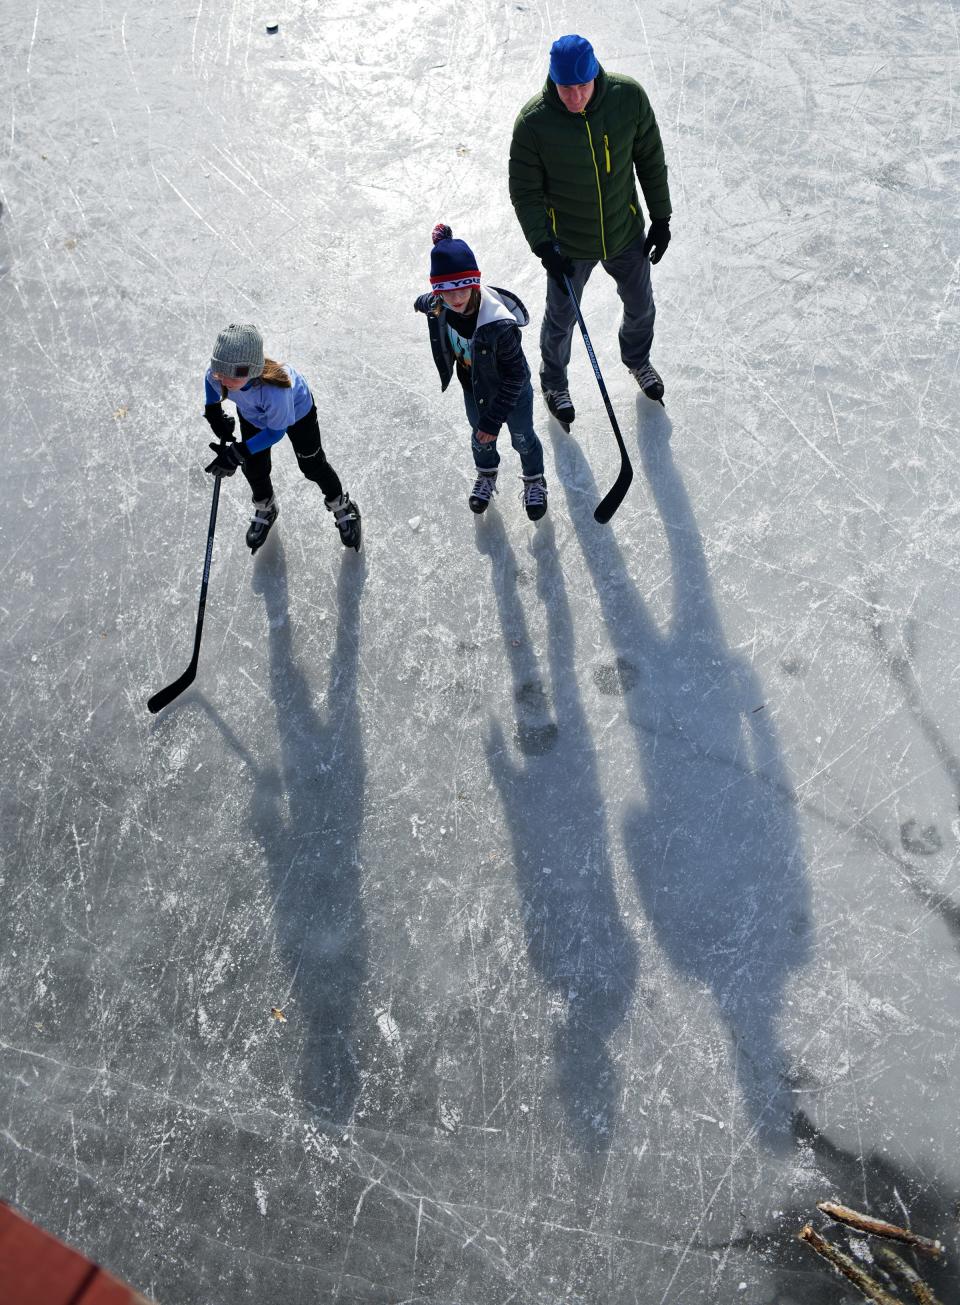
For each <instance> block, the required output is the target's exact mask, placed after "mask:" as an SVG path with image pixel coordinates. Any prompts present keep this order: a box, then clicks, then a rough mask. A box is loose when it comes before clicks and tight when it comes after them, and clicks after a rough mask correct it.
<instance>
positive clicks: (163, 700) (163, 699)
mask: <svg viewBox="0 0 960 1305" xmlns="http://www.w3.org/2000/svg"><path fill="white" fill-rule="evenodd" d="M221 479H222V476H221V474H220V473H219V472H214V476H213V502H212V503H211V505H210V525H209V526H208V527H207V553H206V556H205V557H204V559H203V580H202V581H201V582H200V610H199V611H198V612H197V633H196V637H195V638H194V641H193V656H192V657H191V658H190V665H189V666H188V667H187V669H186V670H185V671H184V672H183V674H182V675H181V676H180V678H179V679H178V680H174V682H173V683H172V684H168V685H167V687H166V688H165V689H161V690H160V692H159V693H155V694H154V695H153V697H152V698H150V699H149V701H148V702H147V708H148V710H150V711H152V712H158V711H162V710H163V709H164V707H168V706H169V705H170V703H171V702H173V700H174V698H178V697H179V696H180V694H181V693H183V691H184V689H187V688H189V687H190V685H191V684H192V683H193V682H194V680H195V679H196V678H197V666H198V664H199V662H200V636H201V634H202V633H203V609H204V608H205V607H206V605H207V583H208V581H209V580H210V559H211V557H212V556H213V532H214V531H215V530H216V528H217V505H218V504H219V502H220V481H221Z"/></svg>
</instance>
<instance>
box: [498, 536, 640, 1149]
mask: <svg viewBox="0 0 960 1305" xmlns="http://www.w3.org/2000/svg"><path fill="white" fill-rule="evenodd" d="M478 547H479V548H480V550H481V552H486V553H488V554H489V555H490V557H491V561H492V563H493V587H494V593H495V596H496V602H497V613H498V617H499V621H500V626H501V630H502V634H503V643H504V648H505V650H506V655H507V660H508V662H509V664H510V668H511V674H512V680H513V691H514V701H515V703H516V704H517V713H518V729H517V732H516V734H515V737H514V742H515V744H516V748H517V751H518V752H519V753H520V759H519V760H515V759H514V758H515V755H516V754H515V753H514V752H513V750H512V749H511V748H510V747H509V745H508V743H507V740H506V739H505V737H504V733H503V730H502V728H501V726H500V724H499V723H498V722H494V723H493V724H492V725H491V727H490V730H489V734H488V736H487V738H486V740H485V751H486V756H487V764H488V767H489V770H490V774H491V776H492V778H493V781H494V783H495V785H496V787H497V791H498V793H499V795H500V800H501V803H502V806H503V811H504V814H505V817H506V821H507V825H508V828H509V833H510V839H511V845H512V851H513V866H514V875H515V880H516V885H517V894H518V897H519V901H520V913H521V918H522V920H523V927H524V934H525V937H526V944H527V956H528V960H529V963H530V966H531V969H532V970H533V973H534V974H535V975H536V977H537V979H538V980H539V982H540V983H541V984H542V985H543V987H544V988H545V989H546V990H547V991H548V992H549V993H550V994H552V996H553V997H554V999H559V1002H560V1003H561V1004H562V1015H559V1016H558V1015H557V1013H556V1012H555V1010H553V1009H551V1010H550V1013H549V1014H548V1015H547V1016H546V1018H547V1019H549V1020H550V1021H551V1022H552V1025H553V1027H552V1028H551V1029H550V1030H549V1032H550V1033H551V1035H552V1042H553V1049H554V1059H555V1064H556V1070H557V1083H558V1087H559V1093H560V1098H561V1102H562V1105H563V1109H564V1112H565V1114H566V1117H567V1120H568V1126H569V1127H570V1129H571V1131H572V1133H573V1135H574V1136H575V1137H576V1138H577V1139H578V1141H579V1143H580V1145H581V1146H582V1147H583V1148H584V1149H585V1150H586V1151H588V1152H602V1151H604V1150H606V1148H607V1147H608V1146H609V1145H610V1143H611V1141H612V1139H613V1135H614V1132H615V1128H616V1107H617V1102H618V1100H619V1098H620V1094H621V1091H622V1085H621V1084H620V1082H619V1076H618V1073H617V1068H616V1063H615V1061H614V1058H613V1057H612V1055H611V1053H610V1050H609V1048H608V1045H607V1044H608V1042H609V1040H610V1039H611V1038H612V1037H613V1035H614V1033H615V1031H616V1030H617V1028H618V1027H619V1026H620V1024H621V1022H622V1021H623V1020H624V1018H625V1017H626V1014H627V1012H628V1010H629V1008H630V1004H631V1001H632V998H633V993H634V989H635V985H636V975H637V968H638V958H637V949H636V944H635V942H634V939H633V936H632V934H631V933H630V931H629V929H628V928H627V926H626V924H625V922H624V921H623V919H622V917H621V915H620V908H619V904H618V901H617V897H616V892H615V890H614V886H613V867H612V859H611V855H610V849H609V842H608V836H607V830H606V824H605V821H604V819H603V814H602V812H603V798H602V794H601V791H600V781H599V775H598V766H597V758H596V753H595V751H594V747H593V742H592V739H591V737H590V732H589V729H588V726H587V720H586V714H585V712H584V708H583V703H582V701H581V699H580V694H579V688H578V685H577V680H576V674H575V671H574V642H573V623H572V620H571V616H570V608H569V604H568V602H567V596H566V590H565V588H564V583H563V575H562V572H561V569H560V565H559V559H558V557H557V552H556V546H555V543H554V537H553V527H552V525H551V524H550V523H549V522H548V523H546V524H545V525H542V526H541V528H540V530H539V531H538V532H537V535H536V536H535V537H534V539H533V541H532V542H531V544H530V551H531V553H532V554H533V557H534V559H535V564H536V582H537V597H538V599H539V604H538V607H539V612H541V613H545V614H546V619H547V639H548V653H547V658H548V662H549V679H548V683H547V684H546V685H545V684H544V683H543V680H542V679H541V677H540V674H539V668H538V665H537V657H536V654H535V653H534V652H533V651H532V647H531V638H530V631H529V629H528V626H527V619H526V616H525V614H524V605H523V603H522V602H521V598H520V593H519V591H518V580H519V579H520V578H521V576H524V577H525V573H524V572H521V571H520V570H519V568H518V565H517V559H516V556H515V555H514V553H513V550H512V548H511V547H510V545H509V543H508V542H507V539H506V535H505V533H504V530H503V526H502V524H501V523H500V521H499V519H498V518H495V519H491V521H490V522H489V523H487V524H486V528H485V530H484V531H483V532H482V535H481V532H479V531H478ZM538 614H539V613H538ZM530 710H534V711H535V719H536V721H537V722H538V724H537V729H539V730H540V731H541V733H540V734H538V735H537V736H536V737H537V739H538V746H534V747H531V746H529V741H530V736H529V735H527V736H525V735H524V732H523V720H524V717H525V714H526V713H527V712H529V711H530ZM551 714H552V717H553V720H554V721H555V723H554V724H552V725H544V724H542V723H540V722H543V721H544V720H546V721H548V722H549V721H550V718H551ZM548 731H549V732H548ZM542 740H549V746H539V743H540V741H542ZM550 1006H551V1007H552V1006H553V1003H551V1004H550Z"/></svg>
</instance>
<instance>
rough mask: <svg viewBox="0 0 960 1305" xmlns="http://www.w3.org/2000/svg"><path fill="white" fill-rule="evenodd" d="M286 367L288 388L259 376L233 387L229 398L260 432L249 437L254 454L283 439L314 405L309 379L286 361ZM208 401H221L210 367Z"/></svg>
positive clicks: (250, 448) (248, 443) (207, 383)
mask: <svg viewBox="0 0 960 1305" xmlns="http://www.w3.org/2000/svg"><path fill="white" fill-rule="evenodd" d="M283 370H284V371H285V372H286V373H287V375H288V376H289V377H290V380H291V382H292V384H291V387H290V389H289V390H285V389H281V387H280V386H279V385H267V384H265V383H264V382H263V381H261V380H260V379H259V378H258V379H256V380H253V381H247V383H246V385H245V386H244V387H243V389H242V390H230V391H229V392H228V394H227V398H228V399H232V400H233V402H234V403H235V404H236V405H237V412H239V414H240V416H241V417H243V418H244V420H245V421H248V422H249V423H250V425H251V426H256V427H257V434H256V435H253V436H251V438H250V439H248V440H247V448H248V449H249V450H250V452H251V453H259V452H260V450H261V449H267V448H269V447H270V445H271V444H276V443H277V442H278V440H282V439H283V437H284V435H285V434H286V433H287V428H288V427H290V426H292V425H293V423H294V422H295V421H299V420H300V418H301V417H305V416H306V415H307V413H308V412H309V411H310V409H311V408H312V407H313V396H312V394H311V393H310V388H309V386H308V385H307V382H306V381H305V380H304V379H303V377H302V376H301V375H300V373H299V372H297V371H294V369H293V368H292V367H288V366H287V365H286V363H284V364H283ZM204 383H205V387H206V395H207V397H206V402H207V403H219V402H220V383H219V382H218V381H216V380H215V379H214V376H213V372H212V371H210V369H209V368H208V369H207V374H206V376H205V377H204Z"/></svg>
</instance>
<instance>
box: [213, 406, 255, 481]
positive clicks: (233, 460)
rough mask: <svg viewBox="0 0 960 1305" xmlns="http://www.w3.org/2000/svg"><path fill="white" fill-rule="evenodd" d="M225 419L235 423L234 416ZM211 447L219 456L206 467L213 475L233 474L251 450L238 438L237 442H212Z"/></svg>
mask: <svg viewBox="0 0 960 1305" xmlns="http://www.w3.org/2000/svg"><path fill="white" fill-rule="evenodd" d="M224 420H226V421H229V422H230V424H231V426H232V425H233V418H232V417H226V418H225V419H224ZM210 447H211V448H212V449H213V451H214V453H215V454H216V455H217V456H216V457H215V458H214V460H213V461H212V462H211V463H210V465H209V466H208V467H204V471H208V472H209V473H210V475H211V476H232V475H233V473H234V472H235V471H236V469H237V467H239V466H240V464H241V463H242V462H244V461H245V459H246V458H247V457H248V456H249V452H250V450H249V449H248V448H247V446H246V444H244V442H243V440H237V442H236V443H235V444H211V445H210Z"/></svg>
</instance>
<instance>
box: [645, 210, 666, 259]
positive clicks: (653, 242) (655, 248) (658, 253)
mask: <svg viewBox="0 0 960 1305" xmlns="http://www.w3.org/2000/svg"><path fill="white" fill-rule="evenodd" d="M669 243H670V219H669V218H652V219H651V222H650V230H649V231H648V232H647V238H646V240H645V241H644V242H643V252H644V254H645V255H647V254H649V256H650V262H651V263H659V262H660V260H661V258H663V256H664V254H665V253H666V252H667V245H669Z"/></svg>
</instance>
